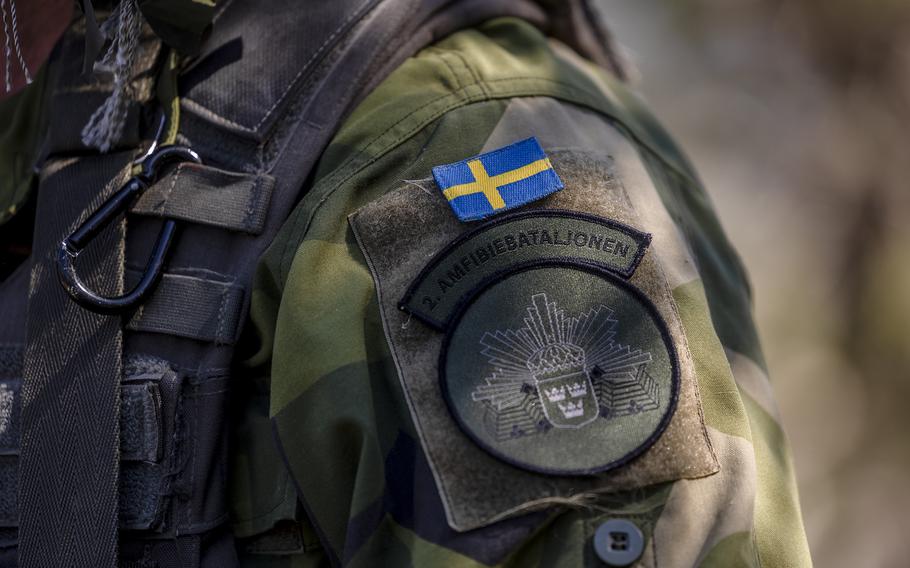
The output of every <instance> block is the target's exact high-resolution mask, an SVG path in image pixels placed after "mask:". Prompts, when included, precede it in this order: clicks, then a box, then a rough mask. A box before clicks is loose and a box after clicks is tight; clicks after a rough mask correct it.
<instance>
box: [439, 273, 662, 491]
mask: <svg viewBox="0 0 910 568" xmlns="http://www.w3.org/2000/svg"><path fill="white" fill-rule="evenodd" d="M678 373H679V370H678V366H677V361H676V356H675V354H674V351H673V345H672V343H671V340H670V337H669V334H668V332H667V330H666V326H665V324H664V322H663V320H662V319H661V317H660V315H659V314H658V313H657V311H656V310H655V309H654V308H653V306H652V305H651V302H650V301H649V300H648V299H647V297H645V296H644V295H643V294H642V293H641V292H639V291H638V290H637V289H636V288H634V287H633V286H631V285H629V284H628V283H626V282H625V281H624V280H623V279H622V278H619V277H617V276H616V275H615V273H612V272H610V271H608V270H605V269H604V268H602V267H599V266H596V265H593V264H588V263H585V262H579V261H571V260H555V259H552V260H544V261H538V262H533V263H528V264H521V265H517V266H514V267H512V269H511V270H509V271H508V272H506V273H504V274H502V275H501V276H497V277H496V278H494V279H490V280H488V281H487V283H486V285H485V286H481V287H479V289H478V290H477V292H476V293H475V294H473V295H472V296H471V299H470V301H468V302H466V303H465V304H464V305H463V307H462V309H461V310H460V313H459V314H458V315H457V316H456V317H455V319H454V321H453V323H452V325H451V327H450V329H449V331H448V333H447V335H446V339H445V341H444V343H443V347H442V351H441V353H440V362H439V375H440V380H441V383H442V384H441V387H442V392H443V396H445V398H446V402H447V403H448V406H449V409H450V410H451V412H452V414H453V415H454V417H455V419H456V421H457V422H458V423H459V425H460V426H461V427H462V429H463V430H464V431H465V433H466V434H468V436H470V437H471V438H472V439H473V440H474V441H475V442H476V443H477V444H478V445H480V446H481V447H482V448H484V449H486V450H487V451H488V452H490V453H491V454H493V455H495V456H498V457H499V458H501V459H503V460H504V461H506V462H508V463H511V464H513V465H515V466H517V467H522V468H525V469H529V470H532V471H538V472H541V473H549V474H560V475H573V474H574V475H584V474H592V473H597V472H600V471H605V470H608V469H612V468H614V467H617V466H619V465H622V464H623V463H626V462H628V461H629V460H630V459H632V458H634V457H635V456H637V455H639V454H640V453H641V452H643V451H644V450H646V449H647V448H648V447H649V446H650V445H651V444H653V443H654V441H655V440H656V439H657V437H658V436H659V435H660V433H661V432H663V429H664V427H665V426H666V424H667V421H668V419H669V418H670V416H671V415H672V413H673V409H674V407H675V405H676V397H677V394H678V387H679V374H678Z"/></svg>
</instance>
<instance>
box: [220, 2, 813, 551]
mask: <svg viewBox="0 0 910 568" xmlns="http://www.w3.org/2000/svg"><path fill="white" fill-rule="evenodd" d="M532 137H533V138H534V139H536V141H537V142H538V143H539V144H540V148H541V151H542V152H543V154H536V153H535V152H536V150H534V148H533V147H532V146H520V147H512V146H511V145H512V144H513V143H516V142H519V141H522V140H526V139H528V138H532ZM503 148H505V150H502V151H501V152H499V153H495V151H497V150H500V149H503ZM529 148H530V150H529ZM478 156H479V157H478ZM475 157H476V158H475ZM471 158H474V159H473V160H469V159H471ZM465 160H467V161H465ZM448 164H455V165H454V166H452V168H450V169H449V170H445V171H442V170H438V171H437V175H436V176H434V171H433V169H434V168H435V167H437V166H443V165H448ZM533 164H537V165H536V166H533V167H532V168H531V169H527V168H528V167H531V166H532V165H533ZM478 168H480V169H478ZM522 168H525V169H522ZM534 168H536V169H534ZM446 172H448V173H446ZM467 172H469V173H467ZM510 172H511V173H510ZM554 174H555V176H558V179H557V178H555V177H552V176H553V175H554ZM483 176H486V177H487V178H489V179H488V180H487V183H485V184H480V185H476V182H477V181H478V179H479V177H483ZM497 176H499V177H497ZM503 176H504V177H503ZM510 176H511V177H510ZM534 176H537V177H534ZM472 184H475V185H472ZM509 184H511V185H509ZM522 184H525V185H522ZM560 186H561V187H562V188H561V189H560ZM447 187H448V188H451V187H455V188H456V189H455V190H451V191H448V192H446V191H444V190H445V189H446V188H447ZM498 199H502V201H501V202H500V201H498ZM523 201H528V203H527V204H522V203H523ZM459 215H461V216H463V217H466V218H471V215H474V216H482V217H483V219H480V220H462V219H460V218H459ZM750 312H751V307H750V297H749V289H748V284H747V281H746V278H745V275H744V272H743V270H742V267H741V265H740V263H739V261H738V259H737V257H736V255H735V253H734V252H733V250H732V249H731V247H730V245H729V244H728V242H727V240H726V238H725V237H724V235H723V233H722V231H721V229H720V225H719V224H718V221H717V220H716V219H715V217H714V214H713V212H712V209H711V206H710V204H709V202H708V199H707V196H706V195H705V193H704V191H703V190H702V189H701V188H700V186H699V183H698V181H697V179H696V177H695V174H694V173H693V171H692V169H691V167H690V166H689V165H688V163H687V161H686V160H685V158H684V157H683V156H682V155H681V154H680V153H679V152H678V150H676V148H675V146H674V145H673V144H672V142H670V141H669V139H668V138H667V137H666V135H665V134H664V133H663V131H662V130H661V129H660V128H659V126H657V125H656V124H655V123H654V121H653V119H652V118H650V115H648V114H647V112H646V111H645V110H644V109H643V108H642V106H641V105H640V103H639V102H638V101H637V99H636V98H635V97H634V96H632V95H631V94H629V93H628V92H627V91H626V89H625V87H624V86H622V85H621V84H620V83H619V82H618V81H617V80H616V79H614V78H611V77H610V76H608V75H607V74H606V73H604V72H601V71H600V70H598V69H596V68H595V67H593V66H592V65H591V64H589V63H587V62H585V61H583V60H582V59H581V58H579V57H578V56H576V55H574V54H573V53H572V52H571V51H570V50H569V49H568V48H566V47H564V46H562V45H559V44H557V43H555V42H552V41H548V40H546V38H544V37H543V36H542V35H541V34H540V33H539V32H537V31H536V30H534V28H532V27H531V26H530V25H527V24H524V23H521V22H520V21H518V20H497V21H493V22H490V23H487V24H485V25H483V26H481V27H479V28H477V29H474V30H468V31H464V32H460V33H457V34H455V35H453V36H451V37H450V38H448V39H446V40H444V41H442V42H441V43H439V44H437V45H436V46H434V47H432V48H429V49H426V50H424V51H423V52H421V53H420V54H418V55H417V56H416V57H414V58H411V59H410V60H408V61H407V62H406V63H405V64H404V65H402V66H401V68H399V69H398V70H397V71H395V72H394V73H393V74H392V75H391V76H390V77H389V78H388V79H386V80H385V81H384V82H383V83H382V84H381V85H380V86H379V87H378V88H377V89H376V90H375V91H374V92H373V93H372V94H371V95H370V96H369V97H368V98H367V99H365V101H364V102H363V103H361V105H360V106H359V108H358V109H357V110H356V111H355V112H354V113H353V115H352V116H351V117H350V118H349V119H348V120H347V122H346V123H345V124H344V125H343V127H342V128H341V130H340V132H339V133H338V135H337V136H336V137H335V139H334V140H333V142H332V144H331V145H330V147H329V148H328V150H327V151H326V153H325V154H324V156H323V157H322V160H321V162H320V165H319V167H318V170H317V173H316V175H315V177H314V181H313V183H312V186H311V187H310V188H309V189H308V191H307V193H306V194H305V196H304V197H303V199H302V201H301V203H300V204H299V206H298V207H297V209H296V211H295V212H294V213H293V215H292V216H291V217H290V219H289V220H288V221H287V223H286V225H285V227H284V228H283V229H282V231H281V233H280V235H279V237H278V239H277V240H276V241H275V242H274V244H273V245H272V246H271V247H270V249H269V252H268V253H267V255H266V256H265V257H264V259H263V261H262V264H261V266H260V270H259V274H258V277H257V284H256V290H255V293H254V296H253V304H252V317H253V321H254V324H255V326H254V327H255V329H256V330H257V331H258V335H259V339H260V348H259V352H258V353H256V354H255V355H253V356H252V357H251V358H250V360H249V364H250V366H251V367H252V368H254V369H257V370H260V371H261V372H262V373H263V374H267V375H268V376H269V377H270V380H269V389H268V393H266V394H262V393H260V398H261V404H260V405H259V406H258V407H256V408H253V407H252V405H251V408H250V410H249V412H248V414H249V416H247V418H246V419H245V422H244V427H243V435H244V436H247V439H246V440H245V442H244V443H246V445H247V446H248V447H257V443H258V444H260V445H268V444H269V443H270V437H271V435H272V431H274V435H275V438H276V439H277V441H278V446H279V449H278V451H276V452H274V453H270V452H265V454H268V455H261V456H257V457H256V460H257V461H256V463H257V464H258V468H255V470H256V473H255V474H252V473H250V468H249V467H246V468H242V467H238V468H236V469H235V470H234V471H235V474H236V475H235V477H234V480H235V483H241V484H245V485H244V490H245V491H247V492H248V493H249V494H251V495H262V496H263V498H262V499H253V500H252V502H243V503H240V504H238V505H237V506H236V508H237V510H236V511H235V517H236V518H237V522H238V526H239V527H241V528H240V530H239V533H240V534H241V535H242V536H247V537H250V539H251V540H250V541H249V542H250V543H253V545H251V548H249V550H253V551H255V550H259V551H260V552H261V550H262V549H261V548H259V549H256V547H255V543H256V542H257V540H256V539H257V537H256V535H257V534H261V533H262V532H263V531H266V530H268V529H269V528H270V527H274V526H276V523H278V525H277V526H285V525H282V521H284V522H291V521H293V522H297V523H300V524H302V525H303V526H304V527H305V533H304V534H305V538H304V540H305V542H304V544H305V546H304V548H305V549H306V552H301V553H300V554H299V555H298V556H295V557H285V560H283V561H282V562H286V563H289V564H290V563H296V564H298V565H309V564H312V565H315V564H318V563H323V562H331V563H333V564H336V565H337V564H344V565H351V566H398V565H402V566H403V565H414V566H491V565H506V566H536V565H540V566H597V565H604V562H607V565H609V563H610V562H612V563H613V564H614V565H626V564H623V562H626V561H628V562H632V563H635V562H637V564H636V565H640V566H661V567H668V566H693V565H706V566H785V565H786V566H807V565H809V564H810V560H809V555H808V550H807V547H806V541H805V535H804V531H803V528H802V524H801V519H800V513H799V507H798V501H797V494H796V488H795V484H794V479H793V473H792V466H791V463H790V458H789V453H788V448H787V443H786V440H785V438H784V434H783V432H782V430H781V427H780V422H779V420H778V417H777V414H776V407H775V404H774V400H773V397H772V395H771V392H770V386H769V383H768V379H767V376H766V372H765V368H764V362H763V359H762V355H761V351H760V347H759V345H758V341H757V339H756V334H755V331H754V326H753V323H752V319H751V313H750ZM257 408H258V410H257ZM257 412H258V414H257ZM240 447H241V450H242V448H243V447H244V445H243V443H242V444H241V445H240ZM240 470H243V472H241V471H240ZM276 488H277V489H276ZM298 501H299V503H300V504H301V506H300V507H298V506H297V503H298ZM272 535H273V536H274V535H275V530H274V529H272ZM276 538H277V537H276ZM273 540H275V539H273ZM275 541H276V542H280V538H277V540H275ZM595 541H597V542H595ZM279 548H280V547H279ZM260 558H261V557H260Z"/></svg>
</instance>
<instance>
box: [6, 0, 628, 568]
mask: <svg viewBox="0 0 910 568" xmlns="http://www.w3.org/2000/svg"><path fill="white" fill-rule="evenodd" d="M304 6H305V7H304ZM503 15H513V16H518V17H522V18H524V19H526V20H529V21H532V22H534V23H535V24H537V25H539V26H541V28H542V29H544V30H545V31H546V32H547V33H549V34H550V35H553V36H555V37H557V38H559V39H561V40H562V41H564V42H566V43H568V44H569V45H570V46H572V47H573V48H575V49H576V50H577V51H579V52H580V53H581V54H582V55H585V56H587V57H589V58H591V59H594V60H595V61H597V62H598V63H601V64H603V65H606V66H608V67H611V68H612V69H613V70H614V71H618V69H617V65H616V62H615V61H614V60H613V59H612V55H611V52H610V51H609V50H608V49H607V47H606V43H607V36H606V33H605V31H604V30H603V29H602V28H600V27H598V26H597V24H596V22H597V21H598V20H597V18H596V17H594V15H593V14H592V12H591V8H590V6H589V5H588V4H587V2H586V1H585V0H577V1H571V2H570V1H565V2H562V1H559V0H556V1H552V2H550V1H540V2H531V1H530V0H464V1H454V0H385V1H382V0H331V1H329V0H326V1H319V2H307V3H299V2H294V1H288V0H257V1H255V2H253V1H252V0H225V1H224V2H222V5H221V6H220V11H219V13H218V16H217V19H216V21H215V24H214V27H213V33H212V35H211V37H210V38H209V39H208V40H207V42H206V44H205V47H204V49H203V52H202V53H201V54H200V55H199V56H198V57H197V58H195V59H194V61H193V62H192V63H191V64H190V65H189V66H188V67H187V68H186V69H185V70H184V71H183V73H182V74H181V76H180V80H179V86H180V120H179V131H178V135H177V143H178V144H180V145H182V146H186V147H188V148H192V149H193V150H194V151H195V152H196V153H198V155H199V156H200V157H201V163H196V162H195V161H192V160H191V161H184V160H181V159H178V160H176V161H168V162H167V163H162V164H159V165H157V166H156V167H155V168H154V169H155V171H154V172H151V174H149V175H148V176H146V177H145V178H139V179H141V180H142V183H140V184H139V186H137V187H135V188H134V189H135V190H136V191H135V193H138V194H139V195H138V197H135V196H132V197H130V198H129V199H126V200H125V201H124V202H123V203H124V205H125V206H129V211H128V213H127V214H126V215H111V219H112V221H111V222H110V223H108V224H106V225H105V226H104V227H98V229H99V230H97V231H89V233H91V234H90V235H88V237H87V238H85V239H83V241H80V242H79V243H77V244H78V245H79V247H78V248H79V249H80V250H81V252H79V254H78V256H74V255H71V256H73V257H74V258H75V261H74V262H73V270H74V271H75V273H76V274H78V277H79V279H80V280H81V281H82V282H83V283H84V285H85V286H86V288H87V289H89V290H92V291H94V292H96V293H98V294H101V295H104V296H117V295H120V294H123V293H124V292H125V291H129V290H131V289H132V288H133V287H134V286H135V285H136V284H137V283H141V282H142V280H143V277H144V276H145V275H146V274H148V272H149V270H150V268H149V265H148V262H147V259H149V258H150V257H154V254H155V251H156V250H158V251H159V252H161V248H163V247H161V246H159V245H161V241H160V240H159V239H162V238H164V239H165V240H169V247H164V248H169V251H168V254H167V255H166V264H165V266H164V269H163V273H162V274H161V276H160V279H158V280H157V282H156V283H155V284H154V285H153V286H150V289H151V294H150V295H148V296H147V297H144V298H143V300H142V301H141V302H139V303H137V304H135V305H133V306H132V307H130V308H129V309H108V310H107V312H106V313H98V311H97V310H96V309H86V308H85V307H82V306H80V305H79V304H77V303H76V302H75V301H74V300H73V298H72V297H71V294H69V293H67V290H66V289H65V287H64V286H63V285H62V284H61V280H60V278H59V275H58V272H59V264H60V262H61V254H66V250H62V251H61V242H62V241H63V240H64V239H66V238H67V236H68V235H72V234H73V232H74V231H76V230H77V229H78V228H79V227H80V226H84V225H85V223H86V221H87V220H89V219H90V217H91V216H92V215H93V214H94V213H96V212H98V211H99V209H103V208H104V207H105V204H110V203H111V199H112V198H113V199H115V200H116V199H120V198H121V197H122V195H123V194H122V192H121V188H122V187H124V184H128V183H133V184H136V183H138V182H136V181H135V180H136V179H137V178H136V168H135V167H134V165H133V164H134V161H135V162H137V163H139V162H142V156H143V154H144V153H145V152H146V150H147V149H148V148H149V147H150V146H151V145H152V143H153V138H154V137H155V136H156V133H157V128H156V127H157V126H158V120H159V119H158V117H159V116H160V109H159V108H158V105H157V104H156V103H154V102H153V101H154V99H155V96H154V95H155V87H156V84H155V78H156V76H157V74H158V70H159V69H160V66H161V65H162V61H163V59H164V53H165V51H166V50H164V49H163V48H162V45H161V43H160V42H159V41H158V40H157V39H156V38H155V37H154V36H152V35H150V34H147V35H145V36H144V37H143V39H142V41H141V44H140V50H141V51H140V56H139V64H138V65H137V68H136V69H135V74H134V77H133V80H132V83H131V94H132V99H133V102H132V103H131V104H130V105H129V107H128V108H127V109H126V117H125V121H126V125H127V126H126V129H125V132H124V134H123V136H122V137H121V139H120V140H119V142H118V144H117V145H116V147H114V148H113V149H112V150H111V151H110V152H109V153H107V154H104V155H99V154H98V153H97V152H94V151H92V150H90V149H88V148H86V147H84V146H83V145H82V143H81V141H80V135H79V133H80V130H81V128H82V126H83V125H84V124H86V122H87V121H88V119H89V116H90V115H91V114H92V112H94V110H95V109H96V108H98V106H99V105H100V104H101V102H102V101H103V100H104V99H105V98H106V97H107V96H108V95H109V94H110V92H111V89H112V86H111V84H110V83H109V82H105V81H102V80H99V79H98V78H96V77H85V76H83V75H82V73H81V69H82V58H83V47H84V24H81V23H79V22H77V23H76V24H74V25H73V26H72V27H71V29H70V31H69V32H68V33H67V34H66V36H65V37H64V38H63V39H62V40H61V43H60V45H58V47H57V48H56V51H55V54H54V56H53V57H52V60H51V63H50V66H49V72H50V80H51V83H52V87H51V89H50V97H49V100H48V101H47V105H49V106H48V108H49V113H50V128H49V132H48V133H47V138H46V141H45V146H44V148H45V152H44V155H45V158H44V159H43V160H42V164H41V170H40V183H39V187H38V193H37V213H36V223H35V227H36V229H35V236H34V241H33V252H32V256H31V258H30V259H29V261H28V262H26V263H24V264H23V265H22V266H20V267H19V268H18V269H17V271H16V272H15V273H14V274H13V275H12V276H10V277H9V278H8V279H7V280H5V281H4V282H2V284H0V321H2V326H0V566H4V567H5V566H17V565H19V566H41V567H45V566H99V567H105V566H115V565H121V566H137V567H139V566H141V567H146V566H149V567H151V566H160V567H167V566H188V567H197V566H217V567H229V566H233V565H236V564H237V556H236V552H235V545H234V541H233V537H232V534H231V531H230V523H229V518H228V513H227V510H228V508H227V506H226V505H227V504H226V484H227V468H226V463H225V462H226V456H227V450H228V437H227V429H226V426H227V424H228V420H229V417H228V415H227V409H228V406H227V402H228V396H229V392H230V387H231V375H232V360H233V357H234V346H235V344H236V343H237V341H238V338H239V336H240V333H241V330H242V326H243V324H244V322H245V320H246V317H247V312H248V308H249V303H250V289H251V281H252V276H253V271H254V269H255V266H256V262H257V260H258V258H259V257H260V255H261V254H262V253H263V251H264V250H265V249H266V247H267V246H268V245H269V244H270V242H271V241H272V239H273V238H274V237H275V234H276V232H277V231H278V229H279V227H280V226H281V225H282V224H283V223H284V220H285V219H286V218H287V217H288V215H289V213H290V211H291V209H292V208H293V207H294V204H295V203H296V202H297V201H298V199H299V198H300V196H301V193H302V192H303V191H305V189H306V187H307V186H308V182H307V180H308V176H309V175H310V173H311V171H312V170H313V168H314V165H315V164H316V162H317V160H318V159H319V156H320V155H321V153H322V151H323V150H324V148H325V146H326V145H327V144H328V142H329V140H330V139H331V137H332V135H333V134H334V132H335V131H336V130H337V127H338V125H339V123H340V121H341V120H342V119H343V118H344V117H345V116H346V114H347V113H348V112H350V110H352V108H353V107H354V105H355V104H356V103H357V102H358V101H359V100H360V99H361V98H362V97H363V96H365V95H366V94H367V93H369V92H370V90H371V89H372V88H373V87H374V86H376V85H377V84H378V83H379V82H380V81H381V80H382V79H383V78H384V77H386V76H387V75H388V73H390V72H391V71H392V70H393V69H395V68H396V67H397V66H398V65H399V64H401V63H402V62H403V61H404V59H405V58H407V57H409V56H411V55H413V54H414V53H416V52H417V51H418V50H419V49H420V48H422V47H424V46H426V45H429V44H431V43H433V42H434V41H436V40H437V39H439V38H441V37H443V36H445V35H448V34H450V33H452V32H454V31H456V30H458V29H463V28H467V27H470V26H472V25H476V24H478V23H481V22H483V21H485V20H488V19H490V18H493V17H497V16H503ZM182 157H183V158H185V157H186V155H182ZM178 158H180V156H178ZM145 163H146V165H148V163H149V162H148V160H147V159H146V160H145ZM140 176H141V174H140ZM130 180H133V181H130ZM113 213H117V211H114V212H113ZM70 244H71V245H72V243H70ZM70 252H73V251H70ZM162 258H164V257H163V256H162ZM69 260H73V258H70V259H69Z"/></svg>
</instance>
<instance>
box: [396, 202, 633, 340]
mask: <svg viewBox="0 0 910 568" xmlns="http://www.w3.org/2000/svg"><path fill="white" fill-rule="evenodd" d="M650 242H651V236H650V235H649V234H647V233H643V232H641V231H638V230H636V229H633V228H632V227H629V226H627V225H623V224H622V223H618V222H616V221H611V220H608V219H603V218H600V217H595V216H593V215H586V214H584V213H577V212H573V211H559V210H544V211H530V212H526V213H516V214H512V215H508V216H504V217H501V218H499V219H495V220H493V221H490V222H488V223H485V224H484V225H481V226H480V227H478V228H477V229H475V230H473V231H471V232H469V233H467V234H465V235H463V236H461V237H460V238H458V239H456V240H455V241H453V242H452V243H450V244H449V245H448V246H446V247H445V249H443V250H442V251H441V252H440V253H438V254H437V255H436V256H435V257H434V258H433V259H432V260H431V261H430V262H429V264H428V265H427V266H426V267H425V268H424V269H423V270H422V271H421V273H420V274H419V275H418V276H417V278H416V279H415V280H414V283H413V284H411V286H410V287H409V288H408V291H407V292H406V293H405V295H404V298H402V300H401V302H400V304H399V307H400V308H401V309H403V310H405V311H407V312H409V313H411V314H413V315H414V316H416V317H418V318H420V319H421V320H422V321H424V322H425V323H427V324H429V325H431V326H433V327H436V328H437V329H442V328H444V327H446V326H447V325H448V323H449V322H450V321H451V319H452V317H453V316H454V314H455V312H456V310H457V308H458V306H459V304H460V303H461V302H463V301H464V300H465V298H466V296H467V295H469V293H470V292H471V291H472V290H474V289H475V288H476V287H477V286H478V285H479V284H480V283H481V282H483V281H484V280H486V279H487V278H490V277H491V276H493V275H495V274H497V273H500V272H502V271H504V270H506V269H508V268H510V267H513V266H515V265H516V264H519V263H522V262H528V261H532V260H535V259H541V258H552V259H571V260H582V261H587V262H591V263H593V264H596V265H598V266H601V267H603V268H604V269H605V270H609V271H612V272H615V273H616V274H619V275H621V276H623V277H625V278H629V277H631V276H632V274H633V273H634V272H635V269H636V268H637V267H638V264H639V263H640V262H641V259H642V256H644V254H645V250H647V248H648V244H649V243H650Z"/></svg>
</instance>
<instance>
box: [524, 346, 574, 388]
mask: <svg viewBox="0 0 910 568" xmlns="http://www.w3.org/2000/svg"><path fill="white" fill-rule="evenodd" d="M527 367H528V370H529V371H531V374H532V375H533V376H534V378H535V379H536V380H538V381H541V380H546V379H549V378H554V377H560V376H564V375H568V374H572V373H577V372H584V368H585V351H584V349H582V348H581V347H578V346H577V345H572V344H571V343H551V344H548V345H544V346H543V347H542V348H540V349H538V350H537V351H536V352H535V353H534V354H533V355H531V357H530V358H529V359H528V362H527Z"/></svg>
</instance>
